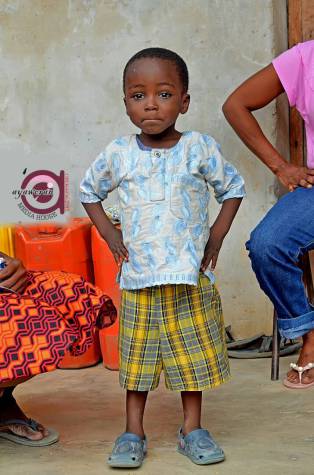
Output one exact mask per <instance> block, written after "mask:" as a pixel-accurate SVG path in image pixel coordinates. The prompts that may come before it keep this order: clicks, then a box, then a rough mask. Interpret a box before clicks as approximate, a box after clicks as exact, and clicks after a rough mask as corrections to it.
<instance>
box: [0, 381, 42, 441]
mask: <svg viewBox="0 0 314 475" xmlns="http://www.w3.org/2000/svg"><path fill="white" fill-rule="evenodd" d="M13 390H14V388H6V389H4V390H1V391H3V392H2V395H1V391H0V431H1V432H11V433H12V434H15V435H17V436H19V437H25V438H26V439H29V440H41V439H43V438H44V437H47V436H48V435H49V432H48V430H47V429H46V428H45V427H43V426H42V425H41V424H38V425H37V426H36V429H37V430H34V429H32V428H31V427H28V426H25V425H22V424H18V423H15V424H5V421H9V420H12V419H21V420H23V421H28V417H27V416H26V415H25V414H24V412H23V411H22V410H21V409H20V408H19V406H18V404H17V402H16V401H15V399H14V397H13V395H12V392H13Z"/></svg>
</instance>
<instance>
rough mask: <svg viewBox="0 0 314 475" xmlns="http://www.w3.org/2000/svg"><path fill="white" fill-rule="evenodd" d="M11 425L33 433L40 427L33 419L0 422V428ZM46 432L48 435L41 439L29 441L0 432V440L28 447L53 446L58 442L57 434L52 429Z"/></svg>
mask: <svg viewBox="0 0 314 475" xmlns="http://www.w3.org/2000/svg"><path fill="white" fill-rule="evenodd" d="M11 424H19V425H22V426H26V427H29V428H30V429H33V430H35V431H38V426H39V425H40V424H39V423H38V422H36V421H34V420H33V419H27V420H23V419H8V420H5V421H0V426H3V427H4V426H8V425H11ZM48 432H49V434H48V435H47V436H46V437H44V438H43V439H40V440H30V439H27V438H26V437H23V436H21V435H17V434H13V433H12V432H3V431H0V439H6V440H10V441H11V442H14V443H15V444H20V445H27V446H29V447H45V446H47V445H52V444H55V443H56V442H58V440H59V434H58V432H57V431H55V430H53V429H48Z"/></svg>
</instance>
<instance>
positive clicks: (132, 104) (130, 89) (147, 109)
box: [124, 58, 190, 135]
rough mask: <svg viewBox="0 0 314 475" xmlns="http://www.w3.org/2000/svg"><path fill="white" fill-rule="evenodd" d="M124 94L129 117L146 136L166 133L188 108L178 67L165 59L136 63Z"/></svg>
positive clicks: (133, 64)
mask: <svg viewBox="0 0 314 475" xmlns="http://www.w3.org/2000/svg"><path fill="white" fill-rule="evenodd" d="M124 93H125V97H124V103H125V107H126V112H127V114H128V116H129V117H130V119H131V121H132V122H133V124H135V125H136V126H137V127H139V128H140V129H141V130H142V132H144V133H145V134H147V135H157V134H161V133H163V132H164V131H165V130H167V129H169V127H171V126H173V125H174V124H175V122H176V120H177V117H178V115H179V114H180V113H181V114H185V112H186V111H187V110H188V108H189V102H190V97H189V95H188V94H187V93H186V92H184V90H183V85H182V82H181V79H180V77H179V74H178V71H177V68H176V65H175V64H174V63H173V62H171V61H168V60H164V59H159V58H142V59H138V60H136V61H134V63H132V64H131V65H130V66H129V67H128V69H127V72H126V76H125V91H124Z"/></svg>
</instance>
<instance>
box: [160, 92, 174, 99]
mask: <svg viewBox="0 0 314 475" xmlns="http://www.w3.org/2000/svg"><path fill="white" fill-rule="evenodd" d="M159 95H160V97H162V99H168V98H169V97H171V96H172V94H170V92H161V93H160V94H159Z"/></svg>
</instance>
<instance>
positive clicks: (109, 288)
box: [92, 226, 121, 370]
mask: <svg viewBox="0 0 314 475" xmlns="http://www.w3.org/2000/svg"><path fill="white" fill-rule="evenodd" d="M92 254H93V265H94V274H95V284H96V285H97V287H99V288H100V289H101V290H102V291H103V292H104V293H105V294H106V295H108V296H109V297H110V298H111V299H112V301H113V303H114V305H115V307H116V309H117V311H118V312H119V307H120V297H121V291H120V288H119V284H118V283H117V282H116V277H117V273H118V266H117V264H116V262H115V260H114V257H113V255H112V254H111V251H110V249H109V247H108V244H107V243H106V241H105V240H104V239H103V238H102V237H101V236H100V234H99V232H98V231H97V229H96V228H95V226H92ZM118 338H119V318H117V320H116V321H115V323H114V324H113V325H111V326H110V327H108V328H103V329H102V330H99V341H100V348H101V353H102V358H103V364H104V366H105V367H106V368H108V369H112V370H117V369H119V352H118Z"/></svg>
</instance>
